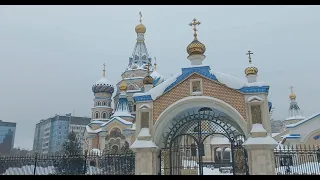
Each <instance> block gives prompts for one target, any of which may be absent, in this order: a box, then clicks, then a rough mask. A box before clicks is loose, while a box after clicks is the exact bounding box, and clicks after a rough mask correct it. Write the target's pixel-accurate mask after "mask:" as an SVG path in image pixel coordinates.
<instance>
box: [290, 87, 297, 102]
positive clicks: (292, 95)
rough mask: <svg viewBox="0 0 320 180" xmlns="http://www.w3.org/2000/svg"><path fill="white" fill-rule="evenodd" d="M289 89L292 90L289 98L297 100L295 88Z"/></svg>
mask: <svg viewBox="0 0 320 180" xmlns="http://www.w3.org/2000/svg"><path fill="white" fill-rule="evenodd" d="M289 88H290V90H291V94H290V96H289V98H290V99H291V100H294V99H296V97H297V96H296V95H295V94H294V92H293V87H292V86H290V87H289Z"/></svg>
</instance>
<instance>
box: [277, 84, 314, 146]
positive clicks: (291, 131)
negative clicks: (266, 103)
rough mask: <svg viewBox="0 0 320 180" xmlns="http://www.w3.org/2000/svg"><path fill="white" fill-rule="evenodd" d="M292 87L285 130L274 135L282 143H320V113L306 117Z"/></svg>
mask: <svg viewBox="0 0 320 180" xmlns="http://www.w3.org/2000/svg"><path fill="white" fill-rule="evenodd" d="M296 98H297V96H296V94H295V93H294V92H293V88H292V87H291V94H290V95H289V99H290V105H289V113H288V117H287V118H286V119H284V121H283V122H284V123H283V124H284V130H283V131H282V132H281V133H279V134H277V135H276V136H274V139H275V140H276V141H278V142H280V144H281V145H297V144H305V145H315V146H318V145H319V144H320V113H316V114H314V115H312V116H310V117H307V118H306V117H304V116H303V115H302V112H301V109H300V107H299V105H298V102H297V100H296Z"/></svg>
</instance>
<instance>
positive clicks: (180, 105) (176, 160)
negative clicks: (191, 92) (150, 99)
mask: <svg viewBox="0 0 320 180" xmlns="http://www.w3.org/2000/svg"><path fill="white" fill-rule="evenodd" d="M200 105H207V106H200ZM181 110H182V111H181ZM231 112H233V113H231ZM227 113H228V114H230V115H228V114H227ZM237 114H238V113H237V111H235V110H234V109H233V108H232V107H228V105H227V104H226V103H224V102H222V101H220V100H218V99H216V98H212V97H205V96H198V97H186V98H184V99H181V100H179V101H177V102H176V103H174V104H172V105H171V106H170V107H168V108H167V109H166V110H165V111H164V112H163V113H162V114H161V115H160V116H159V119H158V120H157V123H156V125H155V129H154V138H155V141H156V142H157V144H158V145H159V147H160V152H159V162H158V164H159V165H158V167H159V171H158V174H161V175H188V174H199V175H207V174H219V173H223V174H224V173H226V174H248V165H247V152H246V150H245V149H244V148H243V147H242V143H243V142H244V140H245V137H246V136H245V133H244V130H246V129H245V122H244V120H243V119H242V117H241V116H240V115H239V114H238V116H237V117H238V118H239V119H240V120H241V121H242V122H243V123H242V124H238V123H237V122H236V121H235V120H233V119H232V117H231V116H233V117H235V116H236V115H237ZM170 116H174V117H173V118H171V119H170ZM241 121H240V122H241ZM241 127H242V128H241ZM159 132H162V135H160V134H159ZM160 139H161V140H160ZM221 140H224V141H225V142H226V143H224V147H222V148H221V152H220V151H217V150H218V148H216V146H215V145H216V144H219V143H221ZM228 150H231V151H228Z"/></svg>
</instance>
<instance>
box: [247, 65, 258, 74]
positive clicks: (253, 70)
mask: <svg viewBox="0 0 320 180" xmlns="http://www.w3.org/2000/svg"><path fill="white" fill-rule="evenodd" d="M244 73H245V74H246V75H247V76H248V75H257V74H258V68H256V67H254V66H252V65H251V66H250V67H247V68H246V69H245V70H244Z"/></svg>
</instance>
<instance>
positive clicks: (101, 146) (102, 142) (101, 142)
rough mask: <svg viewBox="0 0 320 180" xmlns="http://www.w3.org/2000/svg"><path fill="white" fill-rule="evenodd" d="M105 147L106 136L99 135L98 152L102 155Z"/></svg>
mask: <svg viewBox="0 0 320 180" xmlns="http://www.w3.org/2000/svg"><path fill="white" fill-rule="evenodd" d="M105 147H106V135H105V134H103V135H99V150H100V151H101V153H103V150H104V148H105Z"/></svg>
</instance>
